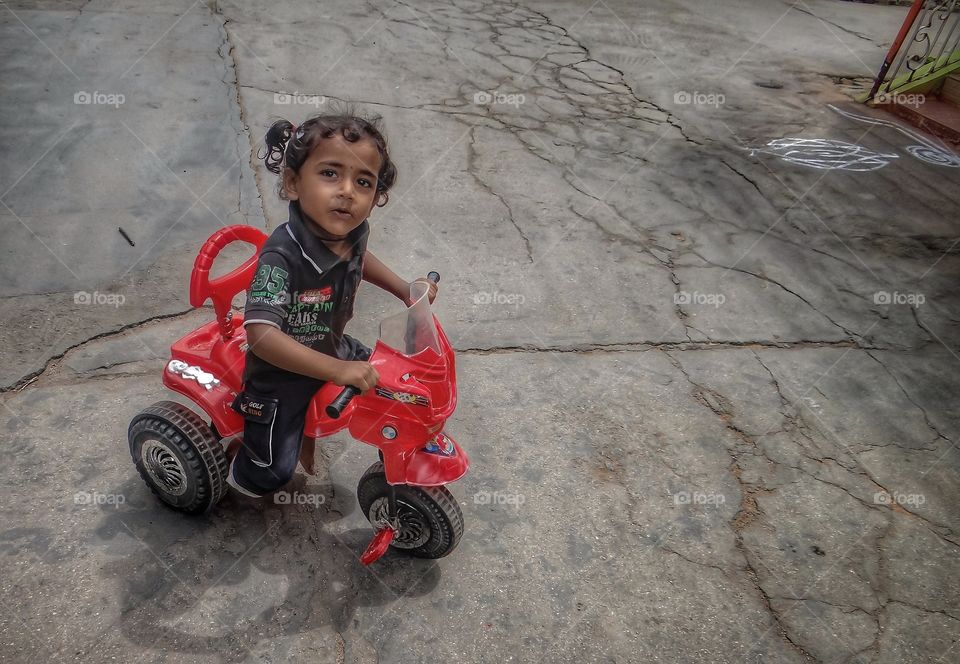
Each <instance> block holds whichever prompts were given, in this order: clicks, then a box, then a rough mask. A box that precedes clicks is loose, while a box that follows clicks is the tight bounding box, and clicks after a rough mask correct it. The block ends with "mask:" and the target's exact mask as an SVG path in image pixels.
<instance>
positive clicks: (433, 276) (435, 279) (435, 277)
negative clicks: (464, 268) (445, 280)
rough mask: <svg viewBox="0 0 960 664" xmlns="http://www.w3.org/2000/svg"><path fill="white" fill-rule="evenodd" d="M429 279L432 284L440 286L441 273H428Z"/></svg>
mask: <svg viewBox="0 0 960 664" xmlns="http://www.w3.org/2000/svg"><path fill="white" fill-rule="evenodd" d="M427 279H429V280H430V281H432V282H433V283H435V284H439V283H440V273H439V272H436V271H431V272H428V273H427Z"/></svg>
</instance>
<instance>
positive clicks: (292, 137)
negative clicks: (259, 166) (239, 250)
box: [263, 110, 397, 207]
mask: <svg viewBox="0 0 960 664" xmlns="http://www.w3.org/2000/svg"><path fill="white" fill-rule="evenodd" d="M381 122H382V119H381V118H380V116H376V115H375V116H368V117H363V116H360V115H357V114H356V113H354V112H352V111H349V110H348V111H345V112H343V113H337V114H321V115H315V116H313V117H311V118H309V119H307V120H304V121H303V123H301V124H300V126H299V127H296V128H295V127H294V126H293V123H292V122H290V121H289V120H283V119H280V120H277V121H276V122H274V123H273V124H272V125H271V126H270V129H268V130H267V134H266V136H264V143H265V144H266V147H267V153H266V155H265V156H264V157H263V162H264V164H266V166H267V170H269V171H270V172H272V173H276V174H277V175H279V176H281V177H280V184H279V185H278V187H277V193H278V194H279V196H280V198H282V199H283V200H287V194H286V191H285V190H284V187H283V172H284V169H290V170H291V171H292V172H293V173H299V172H300V167H301V166H303V163H304V162H305V161H306V160H307V157H309V156H310V153H311V152H313V150H314V148H316V147H317V145H319V144H320V141H322V140H323V139H325V138H330V137H332V136H334V135H335V134H340V135H341V136H342V137H343V138H344V140H346V141H348V142H350V143H356V142H357V141H359V140H361V139H363V138H369V139H370V140H372V141H373V143H374V145H376V146H377V151H378V152H379V153H380V162H381V163H380V172H379V173H377V207H383V206H384V205H386V204H387V201H388V200H390V195H389V191H390V188H391V187H392V186H393V185H394V183H395V182H396V179H397V167H396V165H394V163H393V161H391V159H390V154H389V152H388V151H387V139H386V138H385V137H384V135H383V131H382V129H381ZM294 130H296V131H294Z"/></svg>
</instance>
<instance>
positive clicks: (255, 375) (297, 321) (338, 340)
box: [243, 201, 370, 385]
mask: <svg viewBox="0 0 960 664" xmlns="http://www.w3.org/2000/svg"><path fill="white" fill-rule="evenodd" d="M307 223H311V222H308V221H307V220H306V219H305V217H304V215H303V213H302V211H301V209H300V205H299V204H298V203H297V202H296V201H291V203H290V219H289V221H288V222H287V223H285V224H282V225H281V226H278V227H277V228H276V229H275V230H274V231H273V233H272V234H271V235H270V237H269V238H268V239H267V241H266V243H264V245H263V247H262V249H261V250H260V257H259V259H258V262H257V269H256V271H255V272H254V276H253V281H252V282H251V284H250V289H249V291H248V292H247V303H246V306H245V307H244V321H243V324H244V326H246V325H248V324H250V323H265V324H267V325H272V326H274V327H276V328H278V329H279V330H280V331H281V332H283V333H284V334H286V335H288V336H290V337H292V338H293V339H294V340H296V341H298V342H300V343H302V344H303V345H305V346H307V347H309V348H311V349H313V350H316V351H319V352H321V353H326V354H327V355H332V356H333V357H341V358H344V359H346V358H345V352H346V351H345V344H344V340H343V330H344V328H345V327H346V325H347V322H348V321H349V320H350V319H351V318H352V317H353V303H354V298H355V296H356V293H357V288H358V286H359V285H360V279H361V276H362V270H363V257H364V254H365V253H366V248H367V236H368V234H369V228H370V227H369V224H368V223H367V222H366V220H364V222H363V223H362V224H360V226H358V227H357V228H355V229H354V230H353V231H352V232H351V233H350V236H349V237H350V241H351V244H352V246H353V255H352V257H351V258H350V259H349V260H344V259H342V258H341V257H340V256H338V255H337V254H335V253H334V252H332V251H331V250H330V249H328V248H327V246H326V245H325V244H323V242H322V241H320V239H319V238H318V237H317V236H316V235H314V234H313V232H312V231H311V230H310V229H309V228H308V227H307ZM243 378H244V383H247V382H248V381H251V380H252V381H253V382H255V383H257V384H261V385H262V384H264V383H274V382H276V381H292V380H302V379H305V378H307V377H305V376H303V375H301V374H296V373H293V372H289V371H286V370H284V369H281V368H279V367H277V366H274V365H273V364H270V363H269V362H267V361H266V360H264V359H263V358H261V357H259V356H258V355H256V354H255V353H252V352H247V360H246V368H245V370H244V376H243Z"/></svg>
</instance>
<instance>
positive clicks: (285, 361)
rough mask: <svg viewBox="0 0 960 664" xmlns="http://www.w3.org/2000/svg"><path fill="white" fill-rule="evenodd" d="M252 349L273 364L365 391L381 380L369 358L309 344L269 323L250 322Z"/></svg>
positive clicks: (249, 334) (248, 332) (249, 330)
mask: <svg viewBox="0 0 960 664" xmlns="http://www.w3.org/2000/svg"><path fill="white" fill-rule="evenodd" d="M246 330H247V343H249V344H250V350H251V351H252V352H253V353H254V354H255V355H257V356H258V357H260V358H262V359H264V360H266V361H267V362H269V363H270V364H272V365H274V366H276V367H280V368H281V369H286V370H287V371H292V372H294V373H298V374H302V375H304V376H310V377H312V378H317V379H319V380H327V381H330V380H332V381H333V382H334V383H336V384H337V385H352V386H354V387H356V388H358V389H359V390H360V391H361V392H365V391H367V390H369V389H371V388H372V387H374V386H375V385H376V384H377V380H378V379H379V378H380V375H379V374H378V373H377V370H376V369H374V368H373V366H372V365H371V364H370V363H369V362H348V361H345V360H341V359H338V358H336V357H332V356H330V355H326V354H324V353H320V352H318V351H315V350H313V349H311V348H307V347H306V346H304V345H303V344H301V343H300V342H298V341H297V340H295V339H294V338H292V337H289V336H287V335H286V334H284V333H283V332H281V331H280V330H278V329H277V328H275V327H273V326H272V325H268V324H266V323H251V324H250V325H248V326H247V328H246Z"/></svg>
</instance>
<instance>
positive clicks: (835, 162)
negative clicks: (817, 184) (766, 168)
mask: <svg viewBox="0 0 960 664" xmlns="http://www.w3.org/2000/svg"><path fill="white" fill-rule="evenodd" d="M748 149H749V150H750V156H751V157H752V156H754V155H756V154H757V153H760V154H771V155H774V156H776V157H780V159H782V160H784V161H785V162H788V163H790V164H799V165H801V166H808V167H810V168H819V169H821V170H825V171H834V170H843V171H875V170H877V169H879V168H883V167H884V166H886V165H887V164H889V163H890V162H891V161H892V160H894V159H898V158H899V155H897V154H893V153H883V152H874V151H873V150H871V149H869V148H865V147H863V146H862V145H855V144H853V143H846V142H844V141H835V140H833V139H829V138H777V139H775V140H772V141H770V142H769V143H767V144H766V146H764V147H762V148H748Z"/></svg>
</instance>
